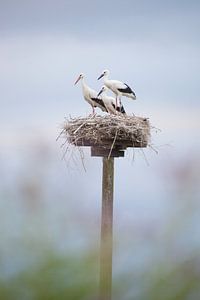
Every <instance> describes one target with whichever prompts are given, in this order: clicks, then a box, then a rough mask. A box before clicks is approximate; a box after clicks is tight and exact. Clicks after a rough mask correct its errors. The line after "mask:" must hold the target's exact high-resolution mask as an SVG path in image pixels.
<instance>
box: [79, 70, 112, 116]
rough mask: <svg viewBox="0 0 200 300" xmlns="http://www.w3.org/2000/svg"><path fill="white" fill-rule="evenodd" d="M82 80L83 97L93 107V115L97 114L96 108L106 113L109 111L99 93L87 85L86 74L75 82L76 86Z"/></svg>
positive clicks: (81, 75)
mask: <svg viewBox="0 0 200 300" xmlns="http://www.w3.org/2000/svg"><path fill="white" fill-rule="evenodd" d="M79 80H81V83H82V90H83V97H84V99H85V100H86V101H87V102H88V103H89V104H90V105H91V106H92V114H93V115H94V114H95V110H94V108H95V107H99V108H100V109H101V110H102V111H106V112H107V109H106V107H105V105H104V103H103V101H102V99H100V98H98V96H97V92H96V91H95V90H93V89H91V88H90V87H89V86H88V85H87V84H86V83H85V79H84V74H83V73H81V74H80V75H79V76H78V78H77V80H76V81H75V83H74V85H75V84H77V83H78V82H79Z"/></svg>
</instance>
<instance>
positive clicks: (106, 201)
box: [100, 157, 114, 300]
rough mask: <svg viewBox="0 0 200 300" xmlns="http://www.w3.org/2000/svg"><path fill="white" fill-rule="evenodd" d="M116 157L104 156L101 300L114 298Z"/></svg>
mask: <svg viewBox="0 0 200 300" xmlns="http://www.w3.org/2000/svg"><path fill="white" fill-rule="evenodd" d="M113 186H114V157H110V158H109V159H108V158H107V157H103V178H102V213H101V246H100V300H111V298H112V241H113V237H112V235H113V234H112V231H113Z"/></svg>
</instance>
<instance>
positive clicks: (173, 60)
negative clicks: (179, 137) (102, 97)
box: [0, 0, 200, 130]
mask: <svg viewBox="0 0 200 300" xmlns="http://www.w3.org/2000/svg"><path fill="white" fill-rule="evenodd" d="M199 6H200V4H199V2H198V1H190V2H188V1H167V2H166V1H123V2H116V1H88V0H87V1H76V2H75V1H9V0H8V1H1V2H0V54H1V55H0V65H1V70H0V101H1V102H0V104H1V107H2V109H1V122H2V126H3V127H4V128H5V127H6V128H7V129H9V128H10V130H12V129H11V127H12V125H11V122H10V119H12V123H13V124H14V125H15V126H18V125H19V126H22V127H23V125H25V124H26V125H27V126H29V125H30V126H32V127H34V128H36V127H37V126H42V127H44V128H46V129H47V128H48V127H49V128H50V127H51V129H52V127H54V126H55V123H57V124H58V123H59V122H62V119H63V117H64V116H66V115H69V114H73V115H77V114H78V115H80V114H86V113H88V112H90V108H89V107H88V106H87V103H85V102H84V100H83V98H82V95H81V90H80V86H76V87H74V86H73V83H74V81H75V79H76V78H77V76H78V75H79V73H80V72H84V74H85V76H86V80H87V82H88V84H89V85H90V86H91V87H93V88H94V89H96V90H99V89H100V87H101V85H102V82H97V80H96V79H97V77H98V76H99V74H100V73H101V72H102V70H103V69H109V70H110V72H111V75H110V76H111V78H113V79H119V80H121V81H124V82H127V83H128V84H129V85H130V86H131V87H132V88H133V89H134V91H135V92H136V95H137V97H138V101H137V102H134V103H132V102H130V100H127V99H124V105H125V107H127V110H128V111H129V112H130V113H131V112H132V111H134V112H135V113H136V114H145V115H148V116H149V117H150V118H151V114H152V119H153V120H152V121H153V123H154V124H156V123H157V120H156V119H154V113H155V112H156V114H157V115H159V113H160V114H162V115H165V111H166V110H167V113H168V112H169V111H171V112H172V113H174V114H176V113H177V118H180V122H183V118H181V114H182V113H183V116H184V117H185V114H187V112H189V116H188V118H187V120H185V122H186V124H187V125H186V126H190V125H188V123H190V122H189V121H192V122H194V120H195V121H196V122H197V121H198V120H197V119H198V118H197V115H198V113H199V84H198V77H199V76H198V75H199V66H200V59H199V52H200V51H199V50H200V42H199V27H200V18H199ZM159 123H160V120H158V124H157V126H158V127H159V125H160V126H163V125H164V124H159ZM169 123H170V124H171V121H170V122H169ZM176 125H177V124H174V126H176ZM196 125H197V124H195V126H196Z"/></svg>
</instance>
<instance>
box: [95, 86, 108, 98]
mask: <svg viewBox="0 0 200 300" xmlns="http://www.w3.org/2000/svg"><path fill="white" fill-rule="evenodd" d="M106 90H107V87H106V86H105V85H103V86H102V88H101V90H100V92H99V93H98V95H97V97H99V96H100V95H101V94H102V93H103V92H105V91H106Z"/></svg>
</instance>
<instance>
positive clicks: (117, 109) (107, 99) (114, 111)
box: [97, 85, 126, 115]
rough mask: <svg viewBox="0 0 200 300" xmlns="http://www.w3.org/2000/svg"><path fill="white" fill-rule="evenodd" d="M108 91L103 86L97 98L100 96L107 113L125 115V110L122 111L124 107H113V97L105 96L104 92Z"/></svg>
mask: <svg viewBox="0 0 200 300" xmlns="http://www.w3.org/2000/svg"><path fill="white" fill-rule="evenodd" d="M107 90H108V88H107V87H106V86H105V85H103V87H102V89H101V90H100V92H99V93H98V95H97V97H99V96H100V95H101V96H102V100H103V103H104V105H105V107H106V109H107V111H108V112H109V113H110V114H115V115H116V114H117V113H118V112H121V113H122V114H125V113H126V112H125V110H124V107H123V106H121V107H116V105H115V99H114V98H113V97H110V96H108V95H106V91H107Z"/></svg>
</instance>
